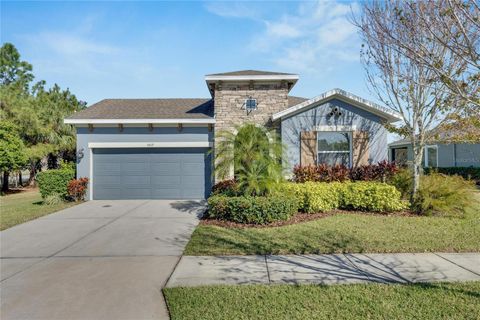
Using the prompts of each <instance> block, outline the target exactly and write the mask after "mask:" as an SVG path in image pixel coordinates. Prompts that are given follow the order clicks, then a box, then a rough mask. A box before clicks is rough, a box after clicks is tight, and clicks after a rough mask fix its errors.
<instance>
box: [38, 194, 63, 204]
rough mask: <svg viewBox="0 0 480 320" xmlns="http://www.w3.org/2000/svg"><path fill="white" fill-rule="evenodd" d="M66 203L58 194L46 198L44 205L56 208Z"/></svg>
mask: <svg viewBox="0 0 480 320" xmlns="http://www.w3.org/2000/svg"><path fill="white" fill-rule="evenodd" d="M63 201H64V198H63V197H62V196H61V195H59V194H58V193H52V194H50V195H48V196H46V197H45V199H44V200H43V204H44V205H47V206H55V205H58V204H60V203H62V202H63Z"/></svg>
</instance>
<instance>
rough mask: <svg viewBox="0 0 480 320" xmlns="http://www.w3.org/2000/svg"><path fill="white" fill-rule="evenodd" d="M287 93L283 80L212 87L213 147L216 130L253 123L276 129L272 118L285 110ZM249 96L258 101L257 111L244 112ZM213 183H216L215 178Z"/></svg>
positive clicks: (228, 83) (221, 84) (215, 140)
mask: <svg viewBox="0 0 480 320" xmlns="http://www.w3.org/2000/svg"><path fill="white" fill-rule="evenodd" d="M288 92H289V88H288V84H287V83H286V82H285V81H275V82H270V83H265V82H261V83H260V82H249V83H245V82H244V83H241V82H230V81H229V82H223V83H220V84H218V83H217V84H216V85H215V88H214V113H215V120H216V122H215V138H214V144H216V143H217V141H218V138H217V133H218V132H219V131H221V130H234V128H235V126H237V125H241V124H242V123H247V122H248V123H255V124H258V125H260V126H264V127H266V128H268V129H273V128H275V129H277V130H279V129H280V128H279V124H280V121H278V122H276V123H272V121H271V116H272V114H274V113H277V112H279V111H282V110H285V109H287V108H288ZM249 97H251V98H252V99H257V109H256V110H252V111H250V112H249V113H247V110H246V109H245V100H246V99H247V98H249ZM232 171H233V170H232ZM232 175H233V172H232ZM215 180H216V181H218V179H217V178H216V179H215Z"/></svg>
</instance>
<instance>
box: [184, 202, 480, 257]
mask: <svg viewBox="0 0 480 320" xmlns="http://www.w3.org/2000/svg"><path fill="white" fill-rule="evenodd" d="M426 251H430V252H432V251H443V252H449V251H452V252H468V251H480V207H477V208H476V209H474V210H472V212H470V213H469V214H468V215H466V217H465V218H447V217H423V216H414V217H411V216H382V215H373V214H372V215H368V214H354V213H351V214H348V213H347V214H335V215H332V216H329V217H326V218H322V219H319V220H316V221H311V222H305V223H299V224H294V225H288V226H282V227H272V228H224V227H218V226H212V225H199V226H198V227H197V228H196V230H195V232H194V233H193V235H192V239H191V240H190V242H189V243H188V245H187V247H186V250H185V254H186V255H247V254H295V253H297V254H298V253H342V252H350V253H353V252H426Z"/></svg>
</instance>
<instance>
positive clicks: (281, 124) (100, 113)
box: [65, 70, 399, 199]
mask: <svg viewBox="0 0 480 320" xmlns="http://www.w3.org/2000/svg"><path fill="white" fill-rule="evenodd" d="M205 80H206V84H207V86H208V89H209V91H210V94H211V96H212V98H208V99H107V100H102V101H100V102H98V103H96V104H94V105H92V106H91V107H89V108H87V109H86V110H83V111H81V112H78V113H76V114H74V115H73V116H71V117H69V118H67V119H65V123H69V124H72V125H75V126H76V128H77V158H78V160H77V161H78V163H77V176H78V177H88V178H89V179H90V185H89V199H134V198H139V199H198V198H205V197H207V196H208V194H209V193H210V189H211V186H212V183H213V178H212V177H213V174H212V172H213V165H214V164H213V161H212V158H213V157H212V152H214V150H215V141H216V133H218V132H219V130H234V127H235V126H236V125H239V124H242V123H246V122H251V123H256V124H257V125H259V126H262V127H265V128H268V129H275V130H277V131H278V132H279V133H280V135H281V139H282V142H283V143H284V144H285V146H286V149H287V159H285V162H286V163H287V164H288V166H289V168H290V169H291V168H293V166H294V165H296V164H312V163H323V162H324V163H329V164H335V163H342V164H345V165H347V166H356V165H361V164H368V163H372V162H378V161H381V160H386V159H387V157H388V156H387V131H386V129H385V128H384V127H383V125H382V124H383V123H385V122H394V121H397V120H399V116H398V115H397V114H395V113H393V112H391V111H389V110H388V109H386V108H383V107H381V106H379V105H376V104H374V103H372V102H369V101H367V100H364V99H362V98H360V97H357V96H355V95H352V94H350V93H347V92H345V91H343V90H339V89H335V90H332V91H328V92H326V93H324V94H321V95H319V96H317V97H315V98H312V99H306V98H299V97H292V96H289V95H288V93H289V92H290V90H291V89H292V87H293V86H294V85H295V83H296V82H297V80H298V75H295V74H289V73H278V72H264V71H253V70H247V71H237V72H229V73H219V74H210V75H207V76H206V77H205ZM210 150H212V152H210Z"/></svg>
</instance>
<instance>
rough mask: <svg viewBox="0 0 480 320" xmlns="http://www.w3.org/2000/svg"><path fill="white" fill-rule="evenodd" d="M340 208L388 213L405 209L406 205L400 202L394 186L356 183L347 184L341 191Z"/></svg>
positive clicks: (377, 183) (398, 193)
mask: <svg viewBox="0 0 480 320" xmlns="http://www.w3.org/2000/svg"><path fill="white" fill-rule="evenodd" d="M341 207H342V208H344V209H349V210H350V209H354V210H362V211H375V212H390V211H398V210H403V209H406V208H407V207H408V203H407V202H406V201H402V200H401V193H400V191H398V190H397V189H396V188H395V187H394V186H391V185H388V184H386V183H379V182H365V181H358V182H353V183H349V184H347V185H346V186H345V188H344V189H342V204H341Z"/></svg>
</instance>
